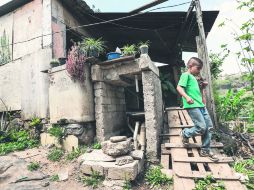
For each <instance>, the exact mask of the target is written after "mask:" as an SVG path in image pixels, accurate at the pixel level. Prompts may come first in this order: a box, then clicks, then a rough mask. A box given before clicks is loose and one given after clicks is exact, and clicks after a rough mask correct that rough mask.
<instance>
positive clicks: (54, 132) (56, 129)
mask: <svg viewBox="0 0 254 190" xmlns="http://www.w3.org/2000/svg"><path fill="white" fill-rule="evenodd" d="M47 132H48V133H49V134H50V135H51V136H54V137H56V138H57V139H58V140H59V141H60V140H61V139H62V138H63V137H64V130H63V129H62V128H61V126H60V125H57V124H54V125H52V127H51V128H49V129H48V131H47Z"/></svg>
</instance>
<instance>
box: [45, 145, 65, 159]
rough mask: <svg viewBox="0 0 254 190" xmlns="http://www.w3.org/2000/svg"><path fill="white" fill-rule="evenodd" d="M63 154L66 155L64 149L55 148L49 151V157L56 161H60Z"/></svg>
mask: <svg viewBox="0 0 254 190" xmlns="http://www.w3.org/2000/svg"><path fill="white" fill-rule="evenodd" d="M63 155H64V151H63V150H62V149H60V148H54V149H52V150H51V151H50V152H49V154H48V156H47V158H48V159H49V160H51V161H53V162H56V161H59V160H60V159H61V158H62V156H63Z"/></svg>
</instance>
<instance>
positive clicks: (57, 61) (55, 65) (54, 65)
mask: <svg viewBox="0 0 254 190" xmlns="http://www.w3.org/2000/svg"><path fill="white" fill-rule="evenodd" d="M50 65H51V67H57V66H59V65H60V62H59V60H58V59H52V60H51V61H50Z"/></svg>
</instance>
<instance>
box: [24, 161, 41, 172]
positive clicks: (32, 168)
mask: <svg viewBox="0 0 254 190" xmlns="http://www.w3.org/2000/svg"><path fill="white" fill-rule="evenodd" d="M39 168H40V164H39V163H38V162H30V164H29V165H27V169H28V170H29V171H35V170H38V169H39Z"/></svg>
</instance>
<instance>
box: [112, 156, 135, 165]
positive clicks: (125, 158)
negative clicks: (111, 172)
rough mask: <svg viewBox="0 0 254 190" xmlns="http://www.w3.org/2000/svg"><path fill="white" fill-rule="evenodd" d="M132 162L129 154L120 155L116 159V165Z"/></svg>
mask: <svg viewBox="0 0 254 190" xmlns="http://www.w3.org/2000/svg"><path fill="white" fill-rule="evenodd" d="M132 162H134V160H133V158H132V157H131V156H122V157H119V158H117V159H116V165H118V166H122V165H125V164H129V163H132Z"/></svg>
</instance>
